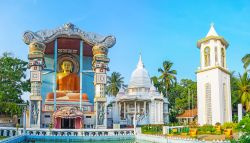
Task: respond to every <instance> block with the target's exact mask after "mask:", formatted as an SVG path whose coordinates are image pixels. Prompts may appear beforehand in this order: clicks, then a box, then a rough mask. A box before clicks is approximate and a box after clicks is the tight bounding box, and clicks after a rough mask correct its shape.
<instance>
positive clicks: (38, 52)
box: [28, 42, 45, 128]
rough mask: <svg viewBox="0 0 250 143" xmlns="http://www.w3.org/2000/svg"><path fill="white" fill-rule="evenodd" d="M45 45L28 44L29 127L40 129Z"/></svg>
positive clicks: (37, 43)
mask: <svg viewBox="0 0 250 143" xmlns="http://www.w3.org/2000/svg"><path fill="white" fill-rule="evenodd" d="M44 50H45V45H44V44H43V43H39V42H32V43H30V44H29V55H28V58H29V68H30V82H31V94H30V107H29V108H30V109H29V112H30V114H29V115H30V127H31V128H32V127H33V128H34V127H35V128H40V122H41V111H42V96H41V85H42V82H41V80H42V79H41V78H42V77H41V75H42V73H41V71H42V69H43V68H44Z"/></svg>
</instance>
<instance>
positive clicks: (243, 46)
mask: <svg viewBox="0 0 250 143" xmlns="http://www.w3.org/2000/svg"><path fill="white" fill-rule="evenodd" d="M249 13H250V1H247V0H246V1H241V0H237V1H236V0H231V1H229V0H220V1H218V0H208V1H205V0H201V1H197V0H162V1H160V0H158V1H153V0H152V1H146V0H144V1H142V0H141V1H140V0H124V1H121V0H113V1H112V0H105V1H100V0H98V1H97V0H96V1H94V0H68V1H66V0H57V1H56V0H22V1H20V0H15V1H14V0H6V1H3V0H1V1H0V54H2V53H3V52H5V51H8V52H12V53H14V55H15V56H17V57H19V58H21V59H24V60H27V53H28V47H27V46H26V45H25V44H24V43H23V41H22V34H23V32H24V31H25V30H32V31H38V30H41V29H52V28H56V27H58V26H62V25H63V24H64V23H67V22H72V23H74V24H75V25H76V26H77V27H80V28H81V29H82V30H85V31H88V32H96V33H99V34H102V35H109V34H112V35H114V36H115V37H116V38H117V43H116V45H115V46H114V47H113V48H111V49H110V50H109V57H110V59H111V61H110V64H109V66H110V69H111V72H112V71H117V72H120V73H121V74H122V76H124V77H125V82H126V83H128V81H129V78H130V74H131V72H132V71H133V70H134V68H135V67H136V64H137V61H138V55H139V53H140V52H141V53H142V58H143V61H144V64H145V66H146V68H147V69H148V71H149V73H150V76H153V75H158V72H157V69H158V67H161V66H162V62H163V61H164V60H171V61H172V62H173V63H174V66H173V69H176V70H177V72H178V75H177V78H178V80H180V79H182V78H190V79H193V80H196V75H195V71H196V69H197V67H198V66H199V61H200V59H199V58H200V55H199V49H198V48H197V47H196V42H197V40H199V39H201V38H203V37H205V35H206V34H207V32H208V30H209V27H210V23H211V22H213V23H214V24H215V29H216V31H217V33H218V34H219V35H221V36H223V37H224V38H225V39H226V40H227V41H228V42H229V44H230V46H229V48H228V50H227V65H228V68H229V70H234V71H237V72H242V71H243V68H242V63H241V58H242V57H243V56H244V55H245V54H246V53H249V52H250V16H249ZM111 72H110V73H111Z"/></svg>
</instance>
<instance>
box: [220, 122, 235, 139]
mask: <svg viewBox="0 0 250 143" xmlns="http://www.w3.org/2000/svg"><path fill="white" fill-rule="evenodd" d="M235 127H236V124H235V123H232V122H226V123H224V124H223V129H224V134H225V136H226V138H232V136H233V129H234V128H235Z"/></svg>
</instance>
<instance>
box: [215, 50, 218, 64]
mask: <svg viewBox="0 0 250 143" xmlns="http://www.w3.org/2000/svg"><path fill="white" fill-rule="evenodd" d="M214 53H215V64H216V65H217V63H218V51H217V47H215V48H214Z"/></svg>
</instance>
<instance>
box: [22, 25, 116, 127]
mask: <svg viewBox="0 0 250 143" xmlns="http://www.w3.org/2000/svg"><path fill="white" fill-rule="evenodd" d="M23 41H24V43H25V44H27V45H28V47H29V54H28V59H29V68H30V80H31V94H30V104H29V110H28V112H27V113H26V116H25V117H27V118H26V121H24V122H26V127H30V128H41V127H48V126H49V125H50V124H51V123H52V125H53V127H54V128H58V129H61V128H66V129H69V128H71V129H75V128H76V129H79V128H106V127H107V125H106V123H107V121H106V118H107V113H106V111H107V109H106V107H107V106H106V97H105V92H104V91H105V84H106V72H107V71H108V63H109V58H108V56H107V55H108V49H109V48H111V47H112V46H113V45H114V44H115V42H116V39H115V37H114V36H101V35H99V34H96V33H92V32H85V31H83V30H81V29H79V28H77V27H76V26H75V25H74V24H71V23H67V24H65V25H63V26H62V27H59V28H56V29H52V30H41V31H37V32H32V31H26V32H25V33H24V35H23Z"/></svg>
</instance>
